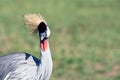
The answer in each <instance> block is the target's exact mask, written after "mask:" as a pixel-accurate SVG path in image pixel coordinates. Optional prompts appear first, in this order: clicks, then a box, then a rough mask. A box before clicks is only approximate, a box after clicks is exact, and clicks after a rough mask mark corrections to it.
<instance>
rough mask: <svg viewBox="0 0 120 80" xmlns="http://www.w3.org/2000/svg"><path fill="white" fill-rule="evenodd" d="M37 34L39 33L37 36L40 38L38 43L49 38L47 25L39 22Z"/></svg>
mask: <svg viewBox="0 0 120 80" xmlns="http://www.w3.org/2000/svg"><path fill="white" fill-rule="evenodd" d="M38 33H39V36H40V41H43V40H45V39H47V38H48V37H49V36H50V29H49V27H48V26H47V24H45V22H41V23H40V24H39V25H38Z"/></svg>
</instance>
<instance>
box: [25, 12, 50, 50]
mask: <svg viewBox="0 0 120 80" xmlns="http://www.w3.org/2000/svg"><path fill="white" fill-rule="evenodd" d="M24 19H25V23H26V25H27V26H26V27H27V29H29V31H31V32H32V33H38V34H39V38H40V48H41V50H42V51H46V50H47V48H48V37H49V36H50V30H49V28H48V26H47V23H46V21H45V20H44V19H43V17H42V16H41V15H40V14H26V15H25V16H24Z"/></svg>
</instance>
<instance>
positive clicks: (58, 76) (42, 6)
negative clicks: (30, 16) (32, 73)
mask: <svg viewBox="0 0 120 80" xmlns="http://www.w3.org/2000/svg"><path fill="white" fill-rule="evenodd" d="M119 4H120V1H119V0H74V1H70V0H65V1H63V0H59V1H56V0H49V1H48V0H44V1H43V0H0V55H4V54H7V53H9V52H16V51H21V52H29V53H31V54H33V55H34V56H36V57H38V56H39V40H38V38H37V37H36V36H32V35H31V34H29V32H28V31H27V30H26V29H25V25H24V22H23V15H24V14H26V13H41V14H42V15H43V16H45V18H46V21H47V22H48V25H49V27H50V29H51V33H52V34H51V37H50V45H51V46H50V47H51V52H52V57H53V62H54V69H53V73H52V77H51V80H66V79H68V80H120V37H119V36H120V10H119V9H120V5H119Z"/></svg>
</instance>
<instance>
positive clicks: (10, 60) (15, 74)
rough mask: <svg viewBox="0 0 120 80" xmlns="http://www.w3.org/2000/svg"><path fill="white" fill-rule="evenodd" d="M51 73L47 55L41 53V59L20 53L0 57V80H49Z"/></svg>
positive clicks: (49, 57)
mask: <svg viewBox="0 0 120 80" xmlns="http://www.w3.org/2000/svg"><path fill="white" fill-rule="evenodd" d="M48 50H49V49H47V51H48ZM47 56H48V57H47ZM44 57H47V58H44ZM42 58H43V59H42ZM44 59H45V60H44ZM51 72H52V59H51V55H50V54H49V53H43V55H41V59H37V58H36V57H34V56H32V55H30V54H28V53H22V52H19V53H12V54H8V55H5V56H1V57H0V80H49V77H50V74H51Z"/></svg>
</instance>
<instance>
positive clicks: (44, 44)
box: [40, 40, 48, 51]
mask: <svg viewBox="0 0 120 80" xmlns="http://www.w3.org/2000/svg"><path fill="white" fill-rule="evenodd" d="M47 47H48V41H47V40H44V41H43V42H41V43H40V48H41V50H42V51H46V49H47Z"/></svg>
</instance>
